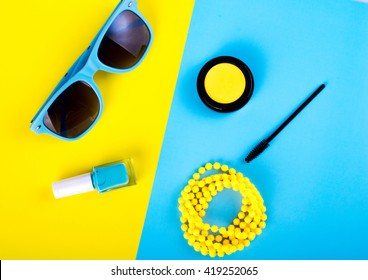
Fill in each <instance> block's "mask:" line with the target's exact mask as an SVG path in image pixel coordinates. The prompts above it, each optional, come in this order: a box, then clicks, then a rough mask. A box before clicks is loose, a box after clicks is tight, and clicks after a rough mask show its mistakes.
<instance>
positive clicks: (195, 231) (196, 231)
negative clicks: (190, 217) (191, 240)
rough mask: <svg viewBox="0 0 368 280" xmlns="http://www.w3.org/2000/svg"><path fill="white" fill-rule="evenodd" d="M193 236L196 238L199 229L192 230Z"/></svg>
mask: <svg viewBox="0 0 368 280" xmlns="http://www.w3.org/2000/svg"><path fill="white" fill-rule="evenodd" d="M193 235H195V236H198V235H199V229H197V228H196V229H194V230H193Z"/></svg>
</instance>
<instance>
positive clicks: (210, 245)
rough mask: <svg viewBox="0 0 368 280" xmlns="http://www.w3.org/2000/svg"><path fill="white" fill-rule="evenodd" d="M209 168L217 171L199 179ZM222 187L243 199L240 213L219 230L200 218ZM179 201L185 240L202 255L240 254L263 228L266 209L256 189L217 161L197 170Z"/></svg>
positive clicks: (233, 170)
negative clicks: (236, 192) (234, 192)
mask: <svg viewBox="0 0 368 280" xmlns="http://www.w3.org/2000/svg"><path fill="white" fill-rule="evenodd" d="M211 169H215V170H218V171H219V172H218V173H216V174H214V175H210V176H208V177H204V178H202V179H201V175H203V174H204V173H205V172H206V171H209V170H211ZM224 188H228V189H230V188H232V189H233V190H234V191H239V192H240V194H241V195H242V197H243V199H242V207H241V210H240V212H239V213H238V215H237V217H236V218H235V219H234V220H233V221H232V224H230V225H229V226H228V227H227V228H225V227H221V228H219V227H218V226H216V225H212V226H211V225H210V224H207V223H204V222H203V219H202V218H203V217H204V216H205V215H206V211H205V210H206V209H207V208H208V206H209V205H208V203H209V202H210V201H211V200H212V197H214V196H215V195H217V194H218V193H219V192H221V191H223V190H224ZM178 202H179V211H180V212H181V213H182V216H181V218H180V221H181V223H182V225H181V229H182V230H183V231H184V238H185V239H187V240H188V244H189V245H190V246H192V247H193V248H194V250H195V251H197V252H201V253H202V255H204V256H206V255H209V256H210V257H216V256H219V257H223V256H224V255H225V254H227V255H230V254H232V253H234V252H236V251H241V250H243V249H244V247H247V246H249V245H250V241H252V240H253V239H254V238H255V237H256V235H260V234H261V233H262V229H264V228H265V227H266V223H265V221H266V219H267V215H266V214H265V212H266V207H265V206H264V205H263V198H262V197H261V195H260V193H259V192H258V190H257V189H256V187H255V186H254V185H253V184H252V183H251V182H250V181H249V179H248V178H246V177H244V176H243V174H242V173H241V172H236V170H235V169H234V168H229V167H228V166H227V165H225V164H223V165H221V164H220V163H218V162H215V163H214V164H212V163H207V164H206V165H205V166H203V167H200V168H199V169H198V172H197V173H194V174H193V178H192V179H190V180H189V181H188V185H186V186H185V188H184V190H183V191H182V192H181V197H180V198H179V200H178Z"/></svg>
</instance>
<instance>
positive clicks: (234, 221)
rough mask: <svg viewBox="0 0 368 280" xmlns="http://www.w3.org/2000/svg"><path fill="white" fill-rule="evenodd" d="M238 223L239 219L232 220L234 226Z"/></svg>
mask: <svg viewBox="0 0 368 280" xmlns="http://www.w3.org/2000/svg"><path fill="white" fill-rule="evenodd" d="M239 223H240V221H239V219H238V218H235V219H234V220H233V224H234V225H236V226H237V225H239Z"/></svg>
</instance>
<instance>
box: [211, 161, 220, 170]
mask: <svg viewBox="0 0 368 280" xmlns="http://www.w3.org/2000/svg"><path fill="white" fill-rule="evenodd" d="M220 167H221V164H220V163H219V162H215V163H214V164H213V168H214V169H216V170H218V169H220Z"/></svg>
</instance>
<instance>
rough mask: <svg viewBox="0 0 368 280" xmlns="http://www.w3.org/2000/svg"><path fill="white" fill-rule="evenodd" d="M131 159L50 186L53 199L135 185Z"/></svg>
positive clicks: (105, 165)
mask: <svg viewBox="0 0 368 280" xmlns="http://www.w3.org/2000/svg"><path fill="white" fill-rule="evenodd" d="M135 183H136V181H135V175H134V169H133V165H132V161H131V159H125V160H121V161H117V162H112V163H108V164H104V165H100V166H96V167H94V168H93V170H92V172H91V173H86V174H83V175H79V176H76V177H72V178H68V179H65V180H62V181H59V182H55V183H53V184H52V190H53V193H54V196H55V198H61V197H65V196H70V195H75V194H80V193H85V192H90V191H94V190H96V191H98V192H99V193H103V192H107V191H111V190H115V189H119V188H122V187H127V186H131V185H135Z"/></svg>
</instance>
